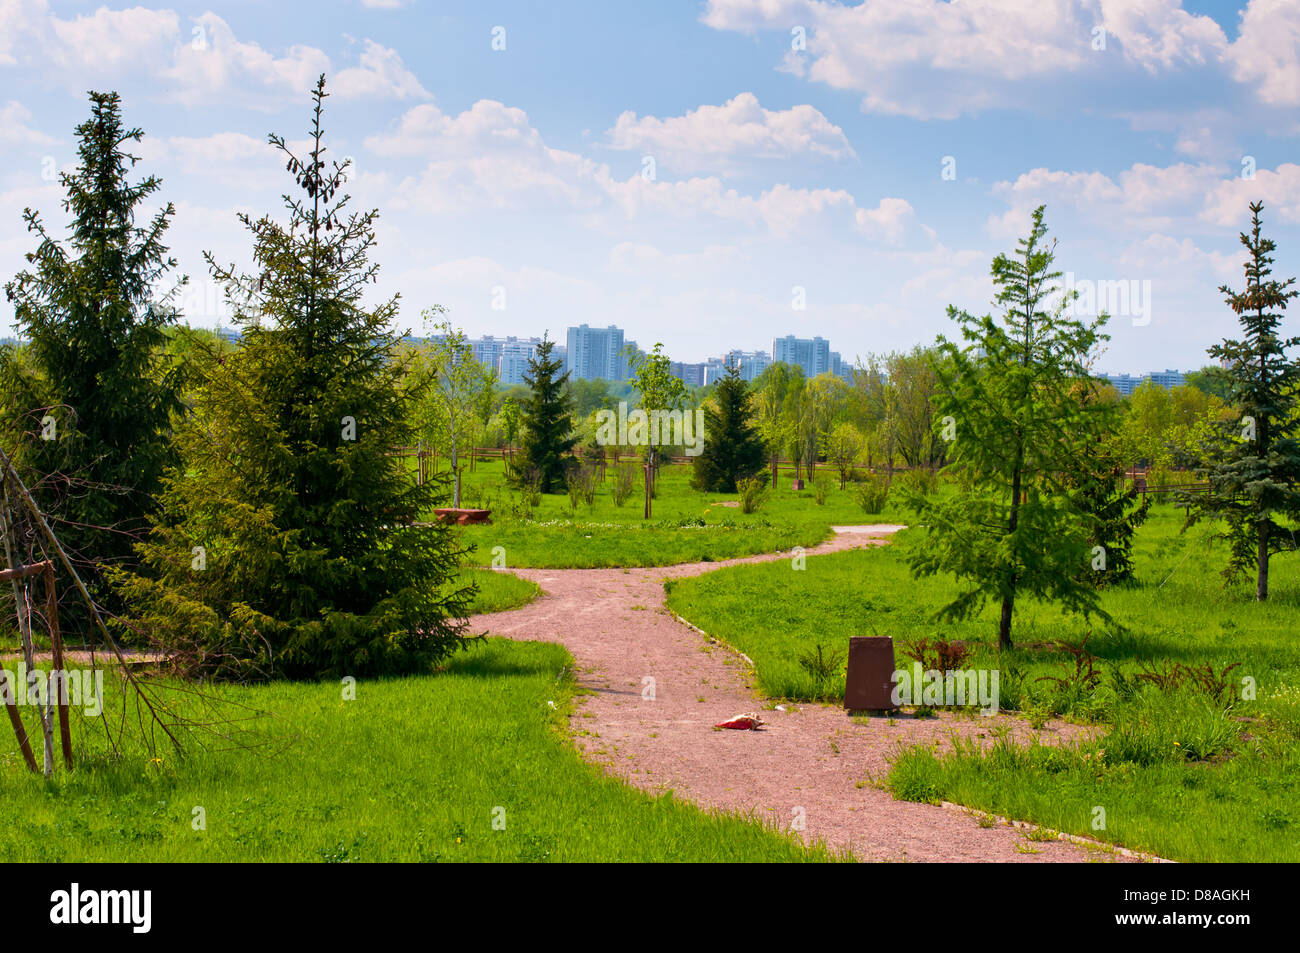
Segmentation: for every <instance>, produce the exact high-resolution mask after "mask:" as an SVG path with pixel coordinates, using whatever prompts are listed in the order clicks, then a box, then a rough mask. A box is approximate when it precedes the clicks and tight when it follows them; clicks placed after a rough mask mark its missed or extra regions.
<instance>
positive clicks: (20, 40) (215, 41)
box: [0, 0, 429, 109]
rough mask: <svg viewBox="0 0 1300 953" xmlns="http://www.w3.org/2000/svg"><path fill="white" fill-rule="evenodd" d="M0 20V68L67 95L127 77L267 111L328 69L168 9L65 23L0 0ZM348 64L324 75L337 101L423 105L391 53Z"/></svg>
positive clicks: (371, 48) (157, 88) (41, 1)
mask: <svg viewBox="0 0 1300 953" xmlns="http://www.w3.org/2000/svg"><path fill="white" fill-rule="evenodd" d="M0 22H3V23H4V25H5V26H4V29H3V30H0V66H22V67H25V68H28V69H32V70H36V71H39V72H42V73H44V74H46V75H48V77H49V78H50V79H51V80H52V81H55V82H59V83H62V84H65V85H67V86H68V87H69V88H70V89H74V90H77V91H81V90H84V89H85V88H86V87H87V86H91V85H93V86H95V88H100V87H103V86H109V85H112V84H116V83H120V82H121V81H122V80H123V79H125V78H130V77H135V78H141V79H146V80H149V81H151V82H152V84H153V92H154V94H155V95H156V96H158V97H159V98H160V99H162V100H164V101H170V102H179V103H184V104H187V105H199V104H203V103H208V102H211V101H213V100H214V99H216V98H218V97H221V98H223V99H224V100H226V101H235V102H238V103H240V104H241V105H244V106H246V107H251V108H261V109H268V108H277V107H279V106H282V105H285V104H286V103H288V102H296V101H300V100H301V99H302V98H303V97H304V96H306V94H307V92H308V91H309V90H310V88H311V87H312V85H313V84H314V83H315V81H316V78H317V76H319V75H320V74H321V73H332V71H333V63H332V60H331V58H330V57H329V55H328V54H326V53H325V52H324V51H323V50H320V49H317V48H316V47H312V46H305V45H293V46H290V47H288V48H287V49H285V50H282V51H279V52H274V51H271V50H268V49H266V48H264V47H263V46H261V45H260V44H258V43H256V42H253V41H248V40H241V39H239V38H238V37H237V36H236V35H235V33H234V31H233V30H232V29H231V28H230V26H229V24H227V23H226V21H225V20H224V19H222V18H221V17H219V16H217V15H216V14H215V13H211V12H208V13H204V14H202V15H200V16H198V17H195V18H193V19H187V20H185V21H182V19H181V17H180V16H179V15H178V14H177V13H176V12H174V11H172V10H149V9H145V8H143V7H131V8H129V9H125V10H112V9H109V8H108V7H106V6H101V7H99V8H98V9H97V10H95V12H93V13H89V14H78V15H76V16H73V17H70V18H66V19H65V18H61V17H59V16H57V15H55V14H54V13H53V12H52V11H51V10H50V9H49V4H48V3H47V2H46V0H0ZM358 59H359V61H358V63H357V64H356V65H352V66H345V67H343V68H341V69H340V70H339V71H338V75H337V76H335V77H334V82H333V84H332V85H334V87H335V89H336V92H337V94H338V95H339V96H340V97H343V98H354V99H362V98H364V99H393V100H399V101H400V100H412V99H427V98H429V93H428V91H427V90H425V89H424V87H423V86H421V84H420V82H419V80H418V79H417V78H416V77H415V75H414V74H413V73H411V71H410V70H408V69H407V68H406V66H405V65H404V64H403V63H402V59H401V57H400V56H399V55H398V54H397V53H396V52H395V51H393V50H391V49H388V48H386V47H383V46H381V45H379V44H377V43H375V42H373V41H371V40H366V41H365V42H364V43H363V44H362V48H361V53H360V55H359V58H358Z"/></svg>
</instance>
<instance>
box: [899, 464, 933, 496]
mask: <svg viewBox="0 0 1300 953" xmlns="http://www.w3.org/2000/svg"><path fill="white" fill-rule="evenodd" d="M902 483H903V486H904V487H905V488H906V489H908V490H911V491H912V492H913V493H919V494H921V496H929V495H930V494H931V493H933V492H934V491H935V489H936V488H937V487H938V485H939V478H938V477H937V476H936V475H935V474H934V471H932V470H925V469H922V470H908V471H907V472H906V473H904V474H903V479H902Z"/></svg>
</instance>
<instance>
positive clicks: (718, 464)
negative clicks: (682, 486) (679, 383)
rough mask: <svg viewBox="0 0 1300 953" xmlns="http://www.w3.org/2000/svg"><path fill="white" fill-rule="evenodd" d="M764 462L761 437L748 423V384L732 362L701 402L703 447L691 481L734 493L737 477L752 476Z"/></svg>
mask: <svg viewBox="0 0 1300 953" xmlns="http://www.w3.org/2000/svg"><path fill="white" fill-rule="evenodd" d="M766 464H767V448H766V447H765V445H764V443H763V438H762V437H760V436H759V435H758V431H757V430H756V429H755V428H754V426H753V424H752V423H750V394H749V387H748V386H747V385H746V384H745V382H744V381H743V380H741V378H740V368H739V366H738V365H735V364H732V365H730V366H729V367H728V368H727V373H726V376H724V377H723V378H722V380H720V381H718V383H717V386H716V387H715V388H714V390H713V400H712V401H711V402H709V403H707V404H705V406H704V448H703V450H702V451H701V452H700V455H699V456H697V457H696V458H695V463H694V464H693V469H692V471H691V485H692V486H693V487H695V488H696V489H697V490H707V491H709V492H712V493H735V492H736V481H738V480H745V479H748V478H749V477H752V476H755V475H756V474H758V473H760V472H761V471H762V470H763V467H764V466H766Z"/></svg>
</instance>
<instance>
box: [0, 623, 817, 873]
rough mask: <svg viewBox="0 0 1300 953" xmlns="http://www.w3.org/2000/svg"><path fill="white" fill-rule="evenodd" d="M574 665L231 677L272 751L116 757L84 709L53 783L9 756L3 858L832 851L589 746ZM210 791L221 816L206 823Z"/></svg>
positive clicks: (511, 654) (495, 656)
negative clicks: (345, 685)
mask: <svg viewBox="0 0 1300 953" xmlns="http://www.w3.org/2000/svg"><path fill="white" fill-rule="evenodd" d="M571 667H572V660H571V658H570V657H569V656H568V654H567V653H566V652H565V651H564V650H563V649H562V648H560V647H558V646H553V645H546V644H540V643H512V642H506V641H501V640H489V641H487V642H486V643H483V644H480V645H478V646H477V647H476V648H474V649H473V650H471V651H469V652H467V653H464V654H462V655H459V656H458V657H457V658H456V659H455V660H454V661H453V662H452V663H451V664H450V665H449V667H448V669H447V671H445V672H443V673H440V674H437V675H430V676H424V677H411V678H398V679H388V680H378V681H372V682H362V683H360V684H359V685H358V686H357V695H356V699H355V700H354V701H343V700H342V693H341V691H340V686H339V685H336V684H332V683H322V684H274V685H268V686H262V687H255V688H237V687H225V688H222V689H220V690H219V694H220V695H221V697H223V698H224V699H226V700H228V701H231V702H238V703H239V704H242V705H249V706H253V707H255V708H258V709H262V710H265V711H269V712H273V713H274V716H275V717H274V718H272V719H267V721H268V725H267V726H266V729H267V730H269V731H270V732H272V733H273V734H274V735H275V736H276V737H277V738H278V739H279V740H280V741H281V742H291V743H289V744H288V747H287V748H284V750H282V751H280V752H279V753H278V754H274V755H269V756H264V755H259V754H255V753H252V752H250V751H235V750H227V751H218V752H205V751H203V750H196V751H195V752H194V753H193V754H192V755H190V756H189V757H188V758H187V759H185V760H183V761H181V760H178V759H176V758H175V757H174V756H173V755H171V754H170V753H166V752H164V753H162V760H161V762H159V763H151V762H149V761H148V760H147V759H146V758H144V757H134V756H133V757H126V758H123V759H120V760H116V761H110V760H107V759H106V758H105V757H104V755H103V752H102V750H99V749H101V748H102V737H103V736H102V731H100V730H98V729H99V726H98V725H94V724H86V723H83V725H82V729H83V730H80V731H79V732H78V737H79V738H80V739H81V742H82V743H83V744H85V745H88V746H90V750H89V751H83V752H82V755H81V760H80V762H79V767H78V768H77V769H76V770H75V771H73V772H71V773H64V772H60V773H58V774H56V776H55V778H54V779H53V780H52V781H49V782H47V781H45V780H43V779H38V778H35V777H33V776H31V775H30V774H29V773H27V772H26V771H25V770H24V769H23V767H22V765H21V761H20V758H19V756H18V754H17V753H16V751H13V750H7V751H6V752H5V754H4V756H3V758H0V762H3V763H2V765H0V823H3V824H4V826H5V829H6V830H8V831H10V832H11V836H9V837H6V838H4V839H3V841H0V860H3V861H5V862H13V861H62V860H77V861H132V862H158V861H443V862H447V861H667V860H693V861H800V860H825V859H828V855H827V854H826V853H825V852H824V851H822V850H806V849H805V848H804V847H803V846H802V845H800V844H799V843H798V842H797V841H794V840H792V839H791V838H790V837H789V836H788V835H785V834H781V833H778V832H775V831H773V830H771V829H768V828H765V827H763V826H762V825H760V824H757V823H753V822H750V821H747V820H742V819H740V818H736V817H732V816H726V815H719V814H711V813H705V812H701V811H699V810H697V809H695V808H693V807H691V806H689V805H687V804H684V803H682V802H680V801H677V800H674V799H673V798H671V797H669V796H662V797H651V796H649V795H646V794H643V793H640V792H638V791H636V790H634V789H632V788H629V787H627V786H625V785H623V784H622V783H620V782H618V781H616V780H613V779H611V778H607V777H605V776H604V775H603V773H602V772H601V770H600V769H599V768H597V767H596V766H594V765H591V764H588V763H586V762H584V761H583V760H582V759H581V757H580V756H579V755H578V753H577V752H576V751H575V750H574V749H573V748H572V747H571V745H570V744H569V742H568V739H567V738H566V737H565V731H566V724H567V721H566V713H567V712H568V711H569V710H570V708H571V706H572V704H573V700H574V693H575V689H574V683H573V681H572V679H571V677H570V675H569V673H570V671H571ZM552 704H553V706H554V707H552ZM112 710H113V707H112V703H111V700H110V705H109V708H108V711H109V712H111V711H112ZM85 729H88V730H85ZM7 748H8V749H12V748H13V746H12V745H9V746H7ZM195 807H202V808H203V809H204V810H205V812H206V824H207V827H206V830H194V829H193V820H194V816H195V815H194V808H195ZM498 809H503V811H504V814H502V811H501V810H498ZM502 816H504V821H505V828H504V830H497V829H494V826H493V820H494V818H500V817H502Z"/></svg>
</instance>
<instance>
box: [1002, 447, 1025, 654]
mask: <svg viewBox="0 0 1300 953" xmlns="http://www.w3.org/2000/svg"><path fill="white" fill-rule="evenodd" d="M1023 459H1024V451H1023V449H1022V448H1020V447H1019V446H1017V447H1016V463H1015V466H1014V467H1013V468H1012V471H1011V515H1010V516H1009V517H1008V519H1007V535H1010V534H1012V533H1014V532H1015V531H1016V526H1017V525H1018V524H1019V522H1020V468H1021V461H1022V460H1023ZM1015 607H1016V573H1015V569H1014V567H1013V568H1012V571H1011V586H1010V588H1009V592H1008V593H1007V595H1005V596H1003V598H1002V618H1001V619H1000V620H999V621H998V648H999V649H1009V648H1012V647H1013V646H1014V643H1012V641H1011V615H1012V613H1013V612H1014V611H1015Z"/></svg>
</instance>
